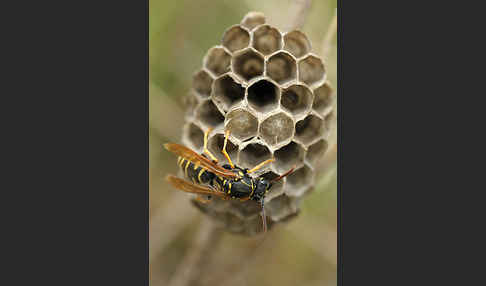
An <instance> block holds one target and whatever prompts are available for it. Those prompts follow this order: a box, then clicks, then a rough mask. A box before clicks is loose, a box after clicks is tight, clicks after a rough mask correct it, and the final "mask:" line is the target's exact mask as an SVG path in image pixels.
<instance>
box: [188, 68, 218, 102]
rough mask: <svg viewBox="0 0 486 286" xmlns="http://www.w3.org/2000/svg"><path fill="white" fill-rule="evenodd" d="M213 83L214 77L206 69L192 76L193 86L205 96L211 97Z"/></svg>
mask: <svg viewBox="0 0 486 286" xmlns="http://www.w3.org/2000/svg"><path fill="white" fill-rule="evenodd" d="M212 84H213V79H212V78H211V76H210V75H209V74H208V73H207V72H206V71H204V70H201V71H199V72H197V73H196V74H195V75H194V76H193V77H192V87H193V88H194V90H196V91H197V92H198V93H199V94H200V95H202V96H204V97H209V95H210V94H211V85H212Z"/></svg>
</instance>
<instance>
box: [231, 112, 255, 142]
mask: <svg viewBox="0 0 486 286" xmlns="http://www.w3.org/2000/svg"><path fill="white" fill-rule="evenodd" d="M226 119H227V120H228V123H227V124H226V130H230V131H231V135H232V136H234V137H235V138H238V139H240V140H246V139H249V138H252V137H254V136H256V135H257V131H258V119H257V118H256V117H255V116H254V115H253V114H251V113H250V112H248V111H247V110H244V109H235V110H232V111H231V112H229V113H228V114H227V115H226Z"/></svg>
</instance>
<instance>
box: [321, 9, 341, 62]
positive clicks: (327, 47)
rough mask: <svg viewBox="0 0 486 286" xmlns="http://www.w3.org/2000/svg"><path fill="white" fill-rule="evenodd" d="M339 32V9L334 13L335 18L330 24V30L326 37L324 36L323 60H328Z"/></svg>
mask: <svg viewBox="0 0 486 286" xmlns="http://www.w3.org/2000/svg"><path fill="white" fill-rule="evenodd" d="M336 32H337V9H336V10H335V12H334V17H333V18H332V20H331V23H330V24H329V28H328V29H327V32H326V35H325V36H324V40H323V41H322V54H321V55H322V58H323V59H326V58H327V55H328V53H329V50H330V49H331V41H332V39H333V38H334V35H335V34H336Z"/></svg>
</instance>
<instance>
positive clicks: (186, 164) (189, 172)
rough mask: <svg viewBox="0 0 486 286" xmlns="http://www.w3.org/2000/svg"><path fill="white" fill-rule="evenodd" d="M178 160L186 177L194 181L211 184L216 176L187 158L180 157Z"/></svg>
mask: <svg viewBox="0 0 486 286" xmlns="http://www.w3.org/2000/svg"><path fill="white" fill-rule="evenodd" d="M178 162H179V166H180V167H181V169H182V171H183V172H184V174H185V176H186V178H188V179H189V180H191V181H192V182H194V183H199V184H211V182H212V181H213V179H214V177H215V175H214V174H213V173H211V172H209V171H207V170H206V169H205V168H203V167H201V166H196V165H195V164H194V163H192V162H191V161H189V160H187V159H184V158H182V157H179V159H178Z"/></svg>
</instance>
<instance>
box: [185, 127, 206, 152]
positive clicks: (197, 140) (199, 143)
mask: <svg viewBox="0 0 486 286" xmlns="http://www.w3.org/2000/svg"><path fill="white" fill-rule="evenodd" d="M185 131H186V132H185V134H186V138H187V140H188V141H190V142H191V144H192V145H193V146H194V147H196V149H201V148H202V147H203V146H204V132H203V131H202V130H201V128H199V126H197V125H196V124H194V123H190V124H189V125H188V126H186V128H185Z"/></svg>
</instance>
